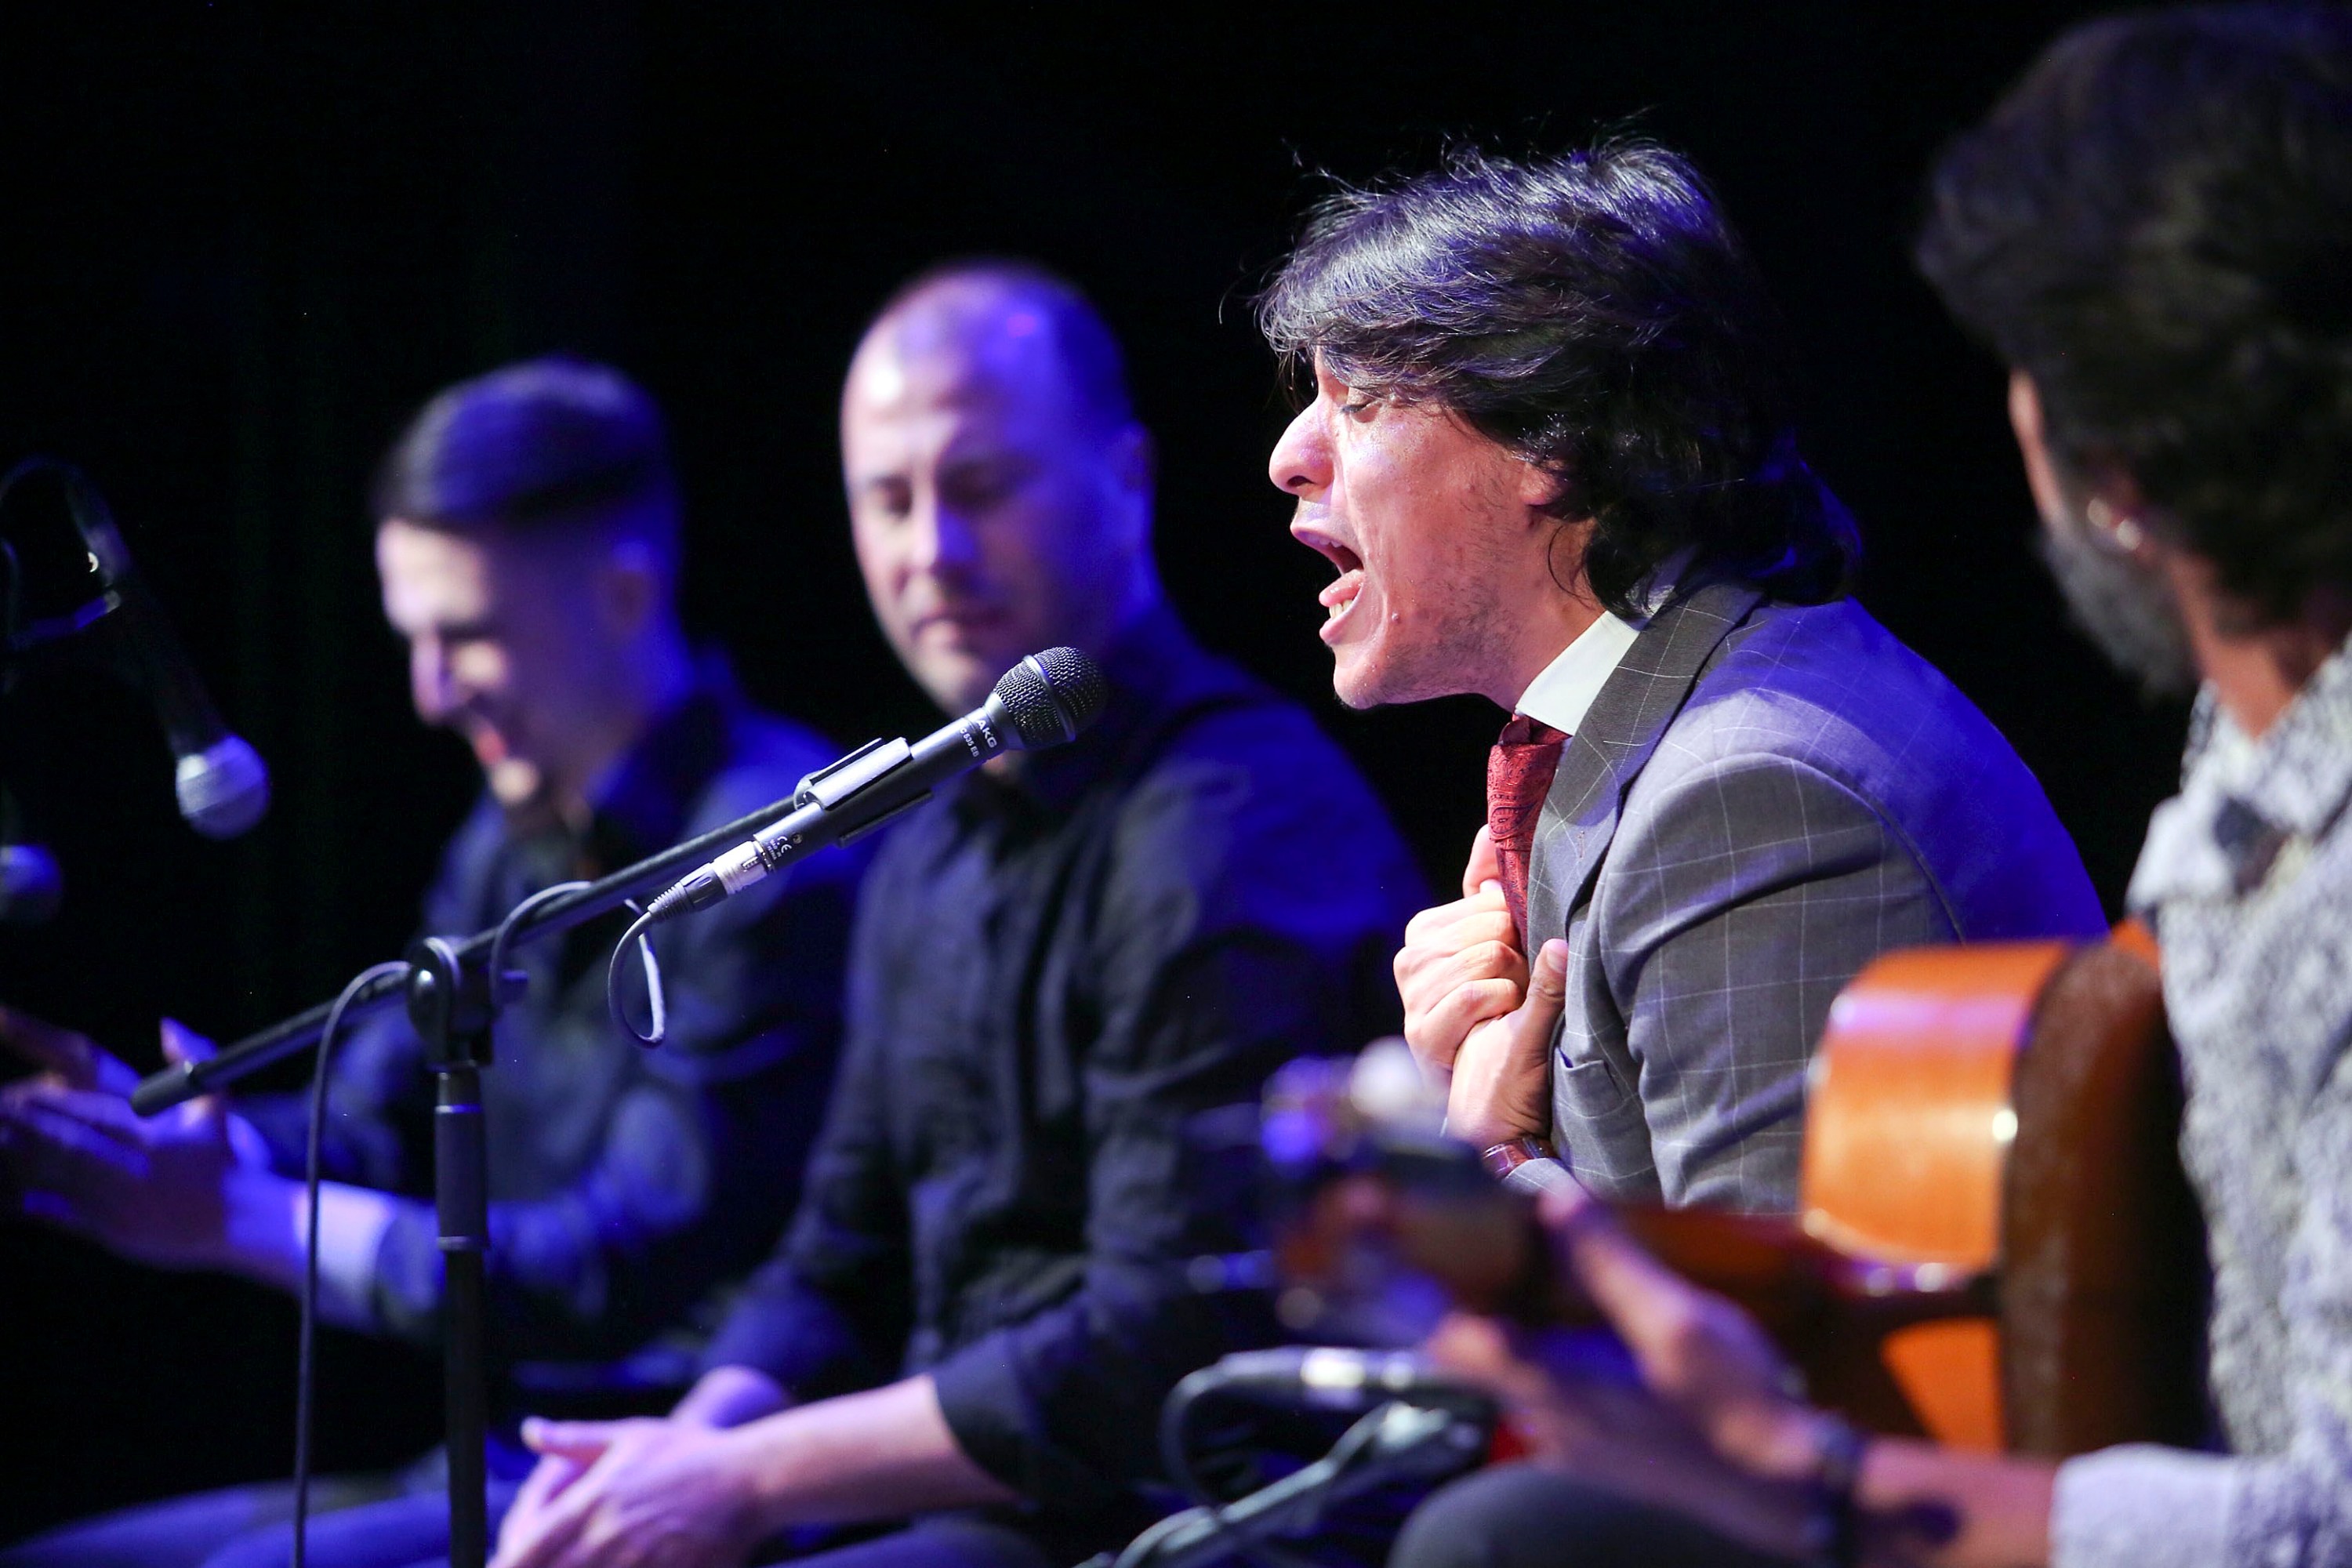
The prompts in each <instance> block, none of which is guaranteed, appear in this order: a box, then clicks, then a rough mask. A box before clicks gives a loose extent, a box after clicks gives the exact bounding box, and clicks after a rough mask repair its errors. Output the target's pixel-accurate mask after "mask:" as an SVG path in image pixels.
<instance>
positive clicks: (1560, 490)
mask: <svg viewBox="0 0 2352 1568" xmlns="http://www.w3.org/2000/svg"><path fill="white" fill-rule="evenodd" d="M1518 469H1519V473H1518V496H1517V499H1518V502H1519V504H1520V505H1521V506H1524V507H1528V508H1529V509H1531V510H1536V511H1541V512H1545V513H1547V514H1550V515H1557V514H1556V513H1552V508H1553V507H1555V506H1557V505H1558V504H1559V498H1560V497H1562V496H1564V495H1566V494H1567V493H1568V481H1567V480H1566V479H1562V478H1561V477H1560V476H1559V475H1558V474H1556V473H1554V472H1552V471H1551V470H1550V469H1549V468H1545V467H1544V466H1543V465H1542V464H1541V463H1531V462H1528V461H1527V460H1526V459H1525V458H1520V459H1518Z"/></svg>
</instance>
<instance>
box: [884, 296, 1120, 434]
mask: <svg viewBox="0 0 2352 1568" xmlns="http://www.w3.org/2000/svg"><path fill="white" fill-rule="evenodd" d="M869 348H870V349H874V350H876V351H877V352H887V353H890V354H892V355H894V356H897V357H902V358H904V357H915V358H925V357H931V356H938V355H956V354H968V355H971V356H974V357H975V358H976V359H977V360H978V361H979V362H980V363H981V368H983V369H991V370H997V371H1000V372H1003V373H1013V374H1018V373H1019V372H1020V370H1021V369H1022V368H1024V367H1021V366H1018V365H1016V363H1014V362H1016V361H1023V360H1027V359H1029V358H1031V357H1032V356H1042V362H1041V363H1039V364H1038V365H1036V366H1035V367H1034V368H1036V369H1039V370H1043V369H1046V368H1048V367H1050V370H1051V372H1052V374H1053V375H1054V376H1055V379H1057V380H1058V381H1059V383H1060V385H1061V391H1062V394H1063V395H1064V396H1065V397H1066V399H1067V400H1068V403H1067V407H1068V412H1069V415H1070V417H1071V418H1072V419H1073V420H1074V421H1076V423H1078V424H1081V425H1085V426H1091V427H1093V428H1094V429H1096V430H1098V431H1101V432H1103V433H1106V434H1112V433H1116V432H1118V431H1119V430H1123V429H1125V428H1126V427H1127V426H1129V425H1132V424H1133V423H1135V410H1134V405H1133V403H1132V402H1131V401H1130V400H1129V396H1128V392H1127V357H1126V355H1124V354H1123V353H1120V352H1119V347H1118V339H1117V338H1115V337H1113V336H1111V331H1110V327H1109V324H1108V323H1107V322H1106V321H1104V320H1103V319H1102V316H1101V314H1100V313H1099V312H1097V310H1095V308H1094V304H1093V301H1091V300H1088V299H1087V297H1086V296H1085V295H1084V294H1082V293H1080V292H1079V291H1078V289H1077V287H1076V285H1075V284H1073V283H1071V282H1069V281H1068V280H1067V279H1063V278H1060V277H1057V276H1055V274H1053V273H1051V272H1048V271H1046V270H1045V268H1041V267H1037V266H1035V265H1034V264H1032V263H1028V262H1022V261H993V260H990V261H961V262H950V263H949V264H948V265H946V266H943V267H938V268H932V269H931V270H930V271H929V272H925V273H923V274H922V275H921V276H919V277H918V278H916V279H913V280H912V281H910V282H908V283H907V284H906V285H904V286H903V287H901V288H900V289H898V292H897V293H895V294H893V295H892V296H891V297H890V299H889V300H888V301H887V303H886V304H884V305H883V307H882V309H881V310H879V311H877V312H876V314H875V317H874V322H873V325H871V326H869V327H868V328H866V337H865V339H864V341H863V342H861V343H860V344H859V353H861V354H863V353H866V350H868V349H869Z"/></svg>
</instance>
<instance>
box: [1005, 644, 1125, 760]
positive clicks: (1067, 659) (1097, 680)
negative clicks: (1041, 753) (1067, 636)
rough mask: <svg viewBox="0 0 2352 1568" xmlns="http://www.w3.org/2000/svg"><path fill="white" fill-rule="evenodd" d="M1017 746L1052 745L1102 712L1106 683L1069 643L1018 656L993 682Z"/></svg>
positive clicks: (1098, 669)
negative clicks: (1010, 722)
mask: <svg viewBox="0 0 2352 1568" xmlns="http://www.w3.org/2000/svg"><path fill="white" fill-rule="evenodd" d="M996 699H997V700H998V701H1000V702H1002V703H1003V704H1004V710H1005V712H1006V714H1007V715H1008V716H1009V717H1010V718H1011V719H1012V721H1013V732H1014V733H1015V734H1017V735H1019V736H1020V737H1021V745H1022V749H1023V750H1024V751H1034V750H1035V749H1037V748H1038V747H1041V746H1058V745H1060V744H1061V743H1062V742H1065V741H1067V740H1070V739H1073V738H1074V737H1076V735H1077V734H1078V732H1079V731H1082V730H1084V729H1085V728H1086V727H1087V725H1089V724H1091V723H1093V722H1094V721H1096V720H1097V719H1098V718H1100V717H1101V716H1102V710H1103V706H1104V704H1105V703H1107V702H1108V701H1109V700H1110V683H1109V682H1108V680H1106V679H1104V678H1103V672H1102V667H1101V666H1099V665H1097V664H1096V663H1095V661H1094V660H1093V659H1090V658H1087V656H1086V655H1085V654H1082V653H1080V652H1079V651H1078V650H1077V649H1076V648H1074V647H1049V648H1047V649H1046V650H1045V652H1043V653H1040V654H1035V655H1033V656H1031V657H1030V658H1024V659H1023V660H1022V661H1021V662H1020V663H1019V664H1016V665H1014V666H1013V668H1011V669H1008V670H1006V671H1005V672H1004V679H1002V680H1000V681H998V682H997V683H996Z"/></svg>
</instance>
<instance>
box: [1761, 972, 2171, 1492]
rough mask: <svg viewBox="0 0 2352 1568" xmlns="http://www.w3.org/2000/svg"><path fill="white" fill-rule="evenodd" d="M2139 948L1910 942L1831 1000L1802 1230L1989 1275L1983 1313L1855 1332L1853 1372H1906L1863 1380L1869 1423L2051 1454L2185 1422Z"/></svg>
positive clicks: (1810, 1117)
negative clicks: (1890, 1401) (1857, 1363)
mask: <svg viewBox="0 0 2352 1568" xmlns="http://www.w3.org/2000/svg"><path fill="white" fill-rule="evenodd" d="M2153 957H2154V954H2153V949H2152V947H2151V946H2150V945H2148V944H2147V942H2146V939H2145V934H2144V933H2142V932H2139V931H2137V929H2136V928H2129V927H2127V928H2126V930H2125V931H2123V932H2121V933H2119V934H2118V937H2117V939H2116V940H2114V941H2110V942H2102V943H2095V944H2092V945H2088V946H2080V947H2077V946H2074V945H2071V944H2068V943H2064V942H2019V943H1988V944H1981V945H1976V946H1968V947H1950V948H1924V949H1914V950H1910V951H1906V952H1895V953H1889V954H1887V955H1886V956H1885V957H1883V958H1881V959H1879V960H1878V961H1877V962H1876V963H1873V964H1872V965H1871V966H1870V967H1869V968H1867V969H1865V970H1864V972H1863V973H1861V974H1860V975H1858V976H1856V977H1855V979H1854V981H1853V984H1850V985H1849V986H1847V988H1846V989H1845V990H1844V991H1843V993H1842V994H1840V995H1839V997H1838V999H1837V1001H1836V1002H1835V1003H1834V1004H1833V1005H1832V1008H1831V1013H1830V1022H1829V1026H1828V1028H1827V1029H1826V1030H1825V1031H1824V1033H1823V1036H1822V1044H1821V1047H1820V1049H1819V1051H1818V1052H1817V1053H1816V1055H1815V1058H1814V1062H1813V1068H1812V1079H1811V1087H1810V1089H1809V1093H1808V1096H1807V1103H1806V1131H1805V1155H1804V1170H1803V1178H1802V1191H1801V1203H1802V1215H1803V1225H1804V1228H1805V1230H1806V1231H1807V1232H1808V1233H1809V1234H1810V1235H1811V1236H1812V1237H1814V1238H1815V1239H1817V1240H1819V1241H1821V1242H1822V1243H1824V1244H1826V1245H1827V1246H1828V1247H1831V1248H1832V1249H1833V1250H1835V1251H1837V1252H1839V1253H1843V1254H1846V1255H1849V1256H1853V1257H1857V1258H1872V1259H1877V1260H1882V1261H1885V1262H1887V1263H1893V1264H1900V1265H1908V1266H1911V1267H1912V1268H1913V1269H1914V1270H1915V1272H1916V1271H1917V1270H1923V1269H1924V1270H1925V1271H1926V1273H1927V1279H1930V1280H1932V1279H1934V1278H1935V1271H1936V1270H1937V1269H1940V1268H1948V1269H1950V1270H1952V1271H1953V1273H1954V1274H1955V1275H1965V1276H1977V1275H1986V1274H1990V1275H1991V1276H1993V1277H1994V1278H1995V1279H1997V1280H1998V1289H1997V1290H1996V1292H1995V1297H1996V1300H1997V1303H1998V1305H1997V1307H1996V1308H1995V1310H1992V1311H1991V1312H1989V1313H1986V1314H1983V1315H1979V1316H1962V1317H1956V1318H1952V1319H1949V1320H1948V1321H1938V1322H1926V1323H1917V1324H1914V1325H1911V1326H1908V1327H1904V1328H1899V1329H1896V1330H1895V1331H1892V1332H1890V1333H1888V1334H1887V1335H1886V1336H1885V1338H1884V1339H1883V1340H1882V1341H1880V1342H1878V1344H1877V1346H1876V1347H1875V1349H1874V1351H1873V1352H1867V1353H1870V1354H1872V1355H1874V1358H1875V1359H1876V1360H1877V1361H1878V1363H1880V1366H1879V1367H1878V1368H1854V1369H1851V1370H1850V1372H1849V1373H1848V1376H1849V1377H1850V1378H1851V1379H1852V1380H1853V1382H1854V1383H1855V1384H1857V1386H1860V1385H1862V1384H1866V1383H1867V1382H1868V1376H1869V1374H1870V1373H1873V1372H1875V1371H1877V1370H1881V1369H1883V1371H1884V1372H1885V1373H1886V1374H1888V1376H1889V1377H1891V1380H1892V1384H1893V1385H1894V1387H1895V1389H1896V1390H1898V1391H1899V1393H1900V1395H1901V1399H1900V1407H1899V1408H1892V1409H1890V1408H1887V1407H1886V1403H1885V1400H1884V1399H1883V1398H1874V1399H1871V1400H1870V1401H1869V1404H1870V1405H1872V1408H1871V1409H1870V1410H1869V1411H1868V1413H1867V1414H1868V1417H1869V1419H1870V1424H1871V1425H1873V1426H1877V1427H1879V1428H1880V1429H1882V1430H1898V1431H1899V1430H1904V1429H1906V1427H1907V1428H1908V1429H1911V1430H1916V1431H1920V1432H1924V1433H1926V1434H1927V1435H1928V1436H1934V1437H1937V1438H1938V1439H1940V1440H1942V1441H1944V1442H1947V1443H1949V1444H1953V1445H1955V1446H1958V1447H1970V1448H1977V1449H1981V1450H1987V1451H1990V1450H1997V1449H2008V1450H2011V1451H2014V1452H2021V1453H2036V1454H2045V1455H2063V1454H2072V1453H2080V1452H2084V1451H2085V1450H2087V1449H2090V1448H2095V1447H2105V1446H2106V1445H2108V1444H2111V1443H2117V1442H2126V1441H2156V1442H2171V1443H2183V1444H2193V1443H2194V1442H2195V1440H2196V1438H2197V1436H2198V1434H2199V1431H2200V1426H2201V1424H2202V1416H2201V1398H2200V1378H2199V1367H2200V1358H2201V1350H2202V1342H2203V1325H2204V1297H2203V1291H2204V1258H2203V1251H2202V1247H2203V1240H2202V1237H2203V1228H2202V1225H2201V1223H2200V1218H2199V1215H2198V1211H2197V1205H2196V1203H2195V1200H2194V1198H2193V1196H2192V1195H2191V1194H2190V1193H2189V1188H2188V1184H2187V1182H2186V1180H2185V1179H2184V1177H2183V1176H2182V1174H2181V1171H2180V1166H2179V1155H2178V1152H2177V1149H2178V1139H2179V1118H2180V1097H2179V1076H2178V1068H2177V1064H2176V1061H2175V1058H2174V1056H2173V1052H2172V1047H2171V1041H2170V1038H2169V1037H2168V1035H2167V1034H2166V1033H2165V1028H2164V1014H2163V996H2162V992H2161V989H2160V987H2159V984H2158V975H2157V971H2156V967H2155V963H2154V962H2153ZM1883 1393H1884V1390H1883V1388H1882V1390H1881V1394H1883ZM1843 1403H1848V1404H1852V1403H1853V1400H1852V1399H1848V1400H1846V1401H1843Z"/></svg>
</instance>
